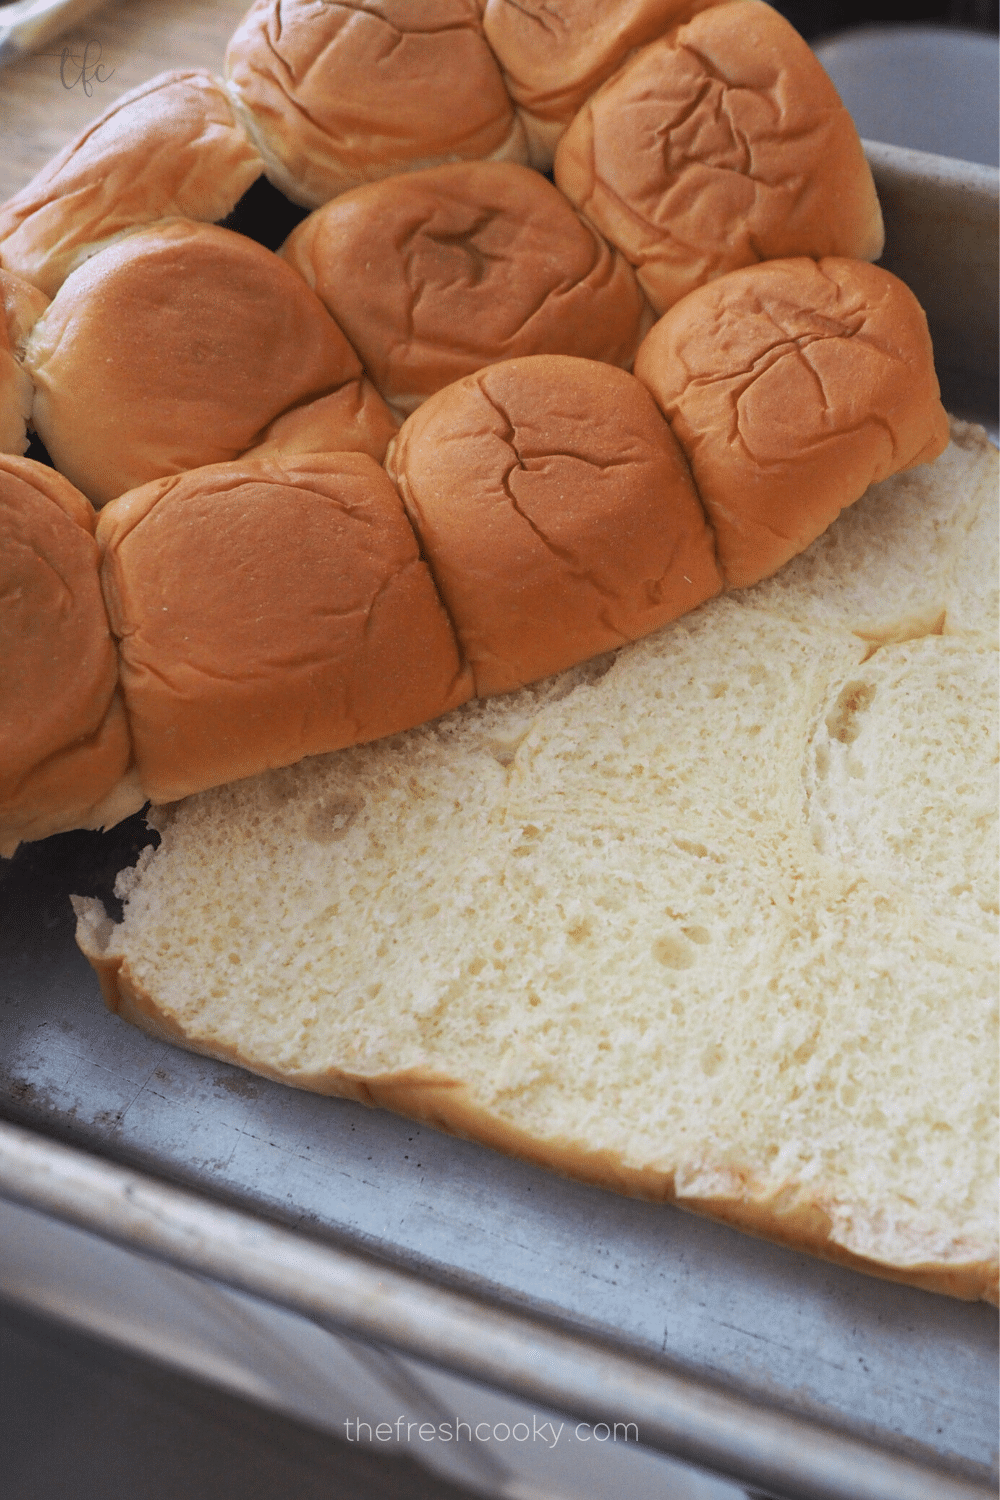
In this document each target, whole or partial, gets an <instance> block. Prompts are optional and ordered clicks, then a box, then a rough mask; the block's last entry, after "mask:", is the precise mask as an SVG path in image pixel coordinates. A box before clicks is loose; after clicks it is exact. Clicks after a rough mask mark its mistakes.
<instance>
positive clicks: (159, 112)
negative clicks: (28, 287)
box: [0, 68, 264, 297]
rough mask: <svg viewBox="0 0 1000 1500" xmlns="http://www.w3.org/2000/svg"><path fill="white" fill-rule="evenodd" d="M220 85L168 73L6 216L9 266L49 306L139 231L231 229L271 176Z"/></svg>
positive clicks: (95, 129)
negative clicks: (78, 272) (237, 210)
mask: <svg viewBox="0 0 1000 1500" xmlns="http://www.w3.org/2000/svg"><path fill="white" fill-rule="evenodd" d="M263 170H264V167H263V163H262V161H261V159H260V157H259V156H258V154H257V151H256V150H255V148H254V147H253V146H252V145H251V144H250V141H249V140H248V139H247V137H246V136H245V135H244V133H243V131H242V129H241V128H240V127H239V126H238V125H237V123H236V120H235V118H234V115H233V109H232V105H231V104H230V102H229V100H228V98H227V97H226V94H225V91H224V89H223V87H222V84H221V82H220V80H219V79H217V78H214V77H213V76H212V74H211V73H209V72H207V71H206V70H205V69H203V68H196V69H192V70H190V71H185V72H170V73H161V74H160V75H159V76H158V77H156V78H153V79H151V80H150V81H149V82H148V83H143V84H141V85H140V86H139V87H138V88H136V89H132V91H131V92H130V93H128V94H123V95H122V97H121V98H120V99H118V100H117V101H116V102H115V103H114V104H113V105H112V106H111V108H110V109H107V110H105V112H104V114H102V115H101V116H99V118H98V119H97V120H95V121H94V123H93V124H92V125H88V126H87V127H86V129H85V130H82V131H81V132H80V134H79V135H78V136H77V137H76V138H75V139H74V140H72V141H70V143H69V145H68V146H66V147H64V148H63V150H62V151H60V152H59V154H58V155H57V156H54V157H53V158H52V160H51V161H50V162H49V163H48V165H47V166H45V167H43V168H42V170H41V171H40V172H39V173H38V174H37V175H36V176H35V177H34V178H33V179H32V180H31V182H29V183H28V185H27V187H24V188H22V189H21V191H20V192H19V193H15V195H14V197H13V198H11V199H10V201H9V202H7V203H5V204H4V205H3V206H2V207H0V261H2V263H3V265H4V266H6V267H7V269H8V270H11V271H16V272H17V273H18V274H19V275H21V276H24V277H25V278H26V279H27V280H28V281H32V282H34V284H35V285H36V286H38V287H41V289H42V290H43V291H44V292H47V293H48V295H49V296H50V297H53V296H55V294H56V292H57V291H58V289H59V287H60V286H62V284H63V282H64V281H65V279H66V277H67V276H68V275H69V273H70V271H72V270H73V269H74V268H75V267H76V266H78V265H80V264H81V263H82V262H83V261H84V260H86V259H87V257H88V256H90V255H92V254H93V253H94V251H95V250H96V249H98V248H99V247H100V246H102V245H105V244H107V243H108V241H109V240H113V239H117V238H119V236H121V235H123V234H127V233H128V232H129V231H130V230H131V229H134V228H135V227H136V226H137V225H142V224H149V223H151V222H154V221H156V220H158V219H166V218H185V219H196V220H200V221H203V222H206V223H214V222H215V221H217V220H219V219H224V218H225V217H226V215H227V214H228V213H229V212H230V211H231V210H232V208H233V207H234V205H235V204H236V202H237V201H238V199H239V198H241V197H242V196H243V194H244V193H245V192H246V190H247V188H249V187H250V185H251V183H252V182H254V180H255V179H256V178H258V177H259V176H260V175H261V173H262V172H263Z"/></svg>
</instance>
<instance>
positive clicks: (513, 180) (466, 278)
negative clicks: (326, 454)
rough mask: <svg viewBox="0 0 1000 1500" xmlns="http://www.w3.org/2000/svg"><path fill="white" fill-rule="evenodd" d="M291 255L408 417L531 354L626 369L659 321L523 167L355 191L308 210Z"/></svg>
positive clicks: (485, 168) (553, 192) (471, 168)
mask: <svg viewBox="0 0 1000 1500" xmlns="http://www.w3.org/2000/svg"><path fill="white" fill-rule="evenodd" d="M281 253H282V256H283V258H284V259H285V260H287V261H288V263H289V264H290V265H292V266H294V267H295V269H296V270H297V271H299V273H300V274H301V275H302V276H303V277H304V278H305V279H306V281H307V282H308V283H309V285H310V286H311V287H312V288H313V290H314V291H315V292H316V294H317V296H318V297H319V298H320V301H321V302H322V303H323V304H324V306H325V307H326V308H327V309H328V311H329V312H330V314H331V315H332V317H333V318H334V319H335V320H336V322H337V323H338V324H339V325H340V327H341V328H343V330H344V332H345V333H346V335H347V337H348V338H349V339H350V341H351V343H352V344H353V346H354V348H355V349H356V350H357V352H358V354H359V356H360V358H361V361H362V364H363V365H364V367H365V369H366V371H367V372H368V374H369V375H370V376H371V377H372V379H373V380H374V382H375V384H376V385H377V386H378V388H379V390H380V391H381V392H382V395H383V396H384V397H385V399H386V400H387V401H388V402H389V404H390V405H391V406H392V407H393V408H394V409H396V410H397V411H399V412H404V413H405V412H410V411H412V410H413V409H414V408H415V407H416V406H417V405H419V403H420V402H421V401H422V400H423V399H424V398H425V397H427V396H430V395H433V394H434V392H435V391H438V390H440V389H441V388H442V387H443V386H446V385H450V384H451V383H452V382H453V381H455V380H459V379H461V378H462V377H463V376H465V375H471V374H473V373H474V372H475V371H476V370H479V369H482V368H483V367H484V366H485V365H488V364H493V363H495V362H497V361H499V360H505V359H514V358H517V357H521V356H524V355H531V354H571V355H576V356H578V357H580V358H584V359H595V360H601V361H603V362H605V363H607V364H613V365H620V366H622V367H623V368H626V369H627V368H630V367H631V364H632V361H633V359H634V358H635V352H636V350H637V348H638V347H639V343H640V341H641V339H642V337H643V335H644V334H645V333H646V332H647V330H648V329H649V328H650V327H651V326H652V323H653V320H654V318H653V311H652V309H651V308H650V306H649V304H648V303H647V301H646V298H645V297H644V296H643V293H642V292H641V290H640V288H639V284H638V282H637V281H636V279H635V273H634V272H633V270H632V268H631V266H630V265H629V264H628V262H627V261H626V260H625V259H624V257H623V256H621V255H620V254H619V253H618V252H617V251H616V250H613V249H612V248H611V247H610V246H609V245H608V244H607V242H606V241H605V240H604V239H603V238H602V237H601V236H600V235H599V234H598V233H597V231H596V230H595V229H594V228H593V227H592V226H591V225H589V224H588V223H586V221H585V220H583V219H582V218H581V217H580V216H579V215H578V214H577V213H576V212H575V210H574V209H573V208H572V207H571V205H570V204H569V203H568V202H567V200H566V198H565V197H564V196H563V195H562V193H560V192H559V190H558V189H557V188H555V187H553V186H552V184H551V183H549V182H547V181H546V180H545V178H544V177H542V176H541V175H540V174H539V173H538V172H534V171H532V170H531V169H530V168H528V167H522V166H519V165H517V164H516V163H513V162H485V161H477V162H456V163H452V164H450V165H447V166H443V167H433V168H430V169H429V170H427V171H423V172H412V173H407V174H406V175H403V176H396V177H392V178H388V179H386V180H385V181H384V182H378V183H371V184H369V185H367V186H365V187H361V188H356V189H355V190H354V191H353V192H350V193H344V194H342V195H341V196H340V197H338V198H336V199H334V201H333V202H332V203H328V204H326V205H325V206H324V207H323V208H320V209H317V210H316V212H315V213H314V214H311V215H310V216H309V218H308V219H306V220H305V221H304V222H303V223H302V224H300V225H299V226H298V228H297V229H295V230H294V231H293V232H292V234H291V235H290V236H289V238H288V239H287V240H286V242H285V244H284V246H283V247H282V252H281Z"/></svg>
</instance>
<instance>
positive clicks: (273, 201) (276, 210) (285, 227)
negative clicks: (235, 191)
mask: <svg viewBox="0 0 1000 1500" xmlns="http://www.w3.org/2000/svg"><path fill="white" fill-rule="evenodd" d="M308 215H309V209H308V208H301V207H300V206H299V204H297V203H293V202H292V201H291V199H290V198H286V197H285V195H284V193H282V192H279V190H278V189H277V188H276V187H273V186H272V185H271V183H269V182H268V180H267V178H266V177H258V178H257V181H256V182H255V183H253V184H252V185H251V186H250V187H248V188H247V190H246V192H245V193H244V194H243V197H242V198H241V199H240V201H239V202H238V203H237V205H236V207H235V208H234V209H233V211H232V213H230V214H227V215H226V217H225V218H224V219H223V220H221V227H222V228H223V229H232V230H233V231H234V232H235V233H236V234H242V235H245V236H246V238H247V239H248V240H256V241H257V244H258V245H263V246H264V247H265V249H267V250H278V249H280V248H281V246H282V245H283V244H284V243H285V240H286V239H287V238H288V236H289V235H290V234H291V232H292V230H293V229H294V228H295V226H296V224H301V223H302V220H303V219H305V218H307V217H308Z"/></svg>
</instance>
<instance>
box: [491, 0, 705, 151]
mask: <svg viewBox="0 0 1000 1500" xmlns="http://www.w3.org/2000/svg"><path fill="white" fill-rule="evenodd" d="M719 3H721V0H616V3H615V4H613V5H609V4H608V3H607V0H561V3H560V5H559V6H558V8H553V7H551V6H549V5H547V4H545V3H544V0H486V3H485V5H484V8H483V29H484V30H485V32H486V39H487V41H488V42H489V44H490V46H491V47H492V49H493V52H494V54H495V56H496V58H497V61H498V62H499V63H500V66H501V68H502V69H503V76H504V82H505V83H506V85H507V90H508V92H509V94H510V96H511V98H512V99H513V100H514V103H515V104H516V105H517V107H518V113H519V114H520V116H521V119H522V121H523V123H524V128H525V131H526V133H527V137H528V146H529V149H530V152H531V164H532V166H534V167H538V168H540V169H541V170H542V171H546V170H547V169H548V168H549V167H551V165H552V158H553V156H554V155H555V148H556V144H557V142H558V140H559V137H560V136H561V135H562V133H563V131H564V130H565V129H566V126H567V125H568V124H569V122H570V121H571V120H572V118H573V116H574V115H575V114H576V112H577V110H578V109H580V108H581V107H582V105H584V104H585V103H586V101H587V99H588V98H589V96H590V95H591V94H592V93H593V92H594V90H595V89H597V88H598V87H599V86H600V85H601V84H602V83H604V82H605V80H606V79H608V78H610V77H611V74H612V73H613V72H614V71H615V69H616V68H618V67H619V65H620V64H621V63H623V62H624V61H625V59H626V58H627V57H628V56H629V54H630V53H631V52H633V51H634V50H635V48H637V47H642V46H644V45H645V44H646V43H647V42H651V41H653V40H654V39H655V38H656V37H659V36H662V35H663V34H664V32H666V31H669V30H671V29H672V28H673V27H675V26H679V25H680V24H681V23H682V22H684V21H690V19H691V17H692V16H694V15H695V14H697V12H698V11H700V10H706V9H707V8H708V7H709V6H710V5H716V4H719Z"/></svg>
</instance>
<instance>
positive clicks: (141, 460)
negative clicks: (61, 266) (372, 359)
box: [25, 219, 361, 505]
mask: <svg viewBox="0 0 1000 1500" xmlns="http://www.w3.org/2000/svg"><path fill="white" fill-rule="evenodd" d="M25 366H26V368H27V370H28V372H29V374H30V375H31V377H32V379H33V381H34V383H35V403H34V423H35V426H36V428H37V430H38V433H39V436H40V437H41V439H42V441H43V443H44V444H45V446H46V448H47V449H48V451H49V454H50V455H51V457H52V460H53V462H54V463H55V464H56V466H57V468H59V469H60V470H61V472H62V473H64V474H66V475H67V476H68V477H69V478H70V479H71V480H72V481H73V483H74V484H76V485H77V486H78V487H79V488H80V489H81V490H83V492H84V494H86V495H88V496H89V498H90V499H91V500H92V501H93V502H94V504H95V505H102V504H104V503H105V502H106V501H108V500H111V499H113V498H114V497H115V496H116V495H121V494H123V493H124V492H125V491H126V490H129V489H133V488H135V487H136V486H137V485H140V484H144V483H146V482H147V481H149V480H151V479H156V478H159V477H160V476H162V475H166V474H178V473H181V472H183V471H184V470H186V469H193V468H197V467H200V466H202V465H204V464H210V463H222V462H225V461H227V460H229V459H232V458H235V457H236V456H237V455H238V454H240V453H243V452H244V451H245V450H246V449H247V448H249V447H250V446H251V445H252V444H253V443H255V442H256V441H257V440H258V438H260V437H261V436H262V434H263V432H264V430H265V429H266V428H267V427H268V425H269V424H270V423H271V422H273V421H274V419H275V418H276V417H278V416H280V415H281V414H282V413H283V412H286V411H288V410H289V409H290V408H292V407H295V406H298V405H301V404H302V403H304V402H307V401H309V400H312V399H314V398H315V397H317V396H321V395H326V394H328V393H330V392H332V391H334V390H337V389H339V387H341V386H343V385H345V384H347V383H348V382H349V381H356V380H357V379H358V378H359V377H360V375H361V366H360V363H359V361H358V358H357V355H356V354H355V353H354V350H353V349H352V348H351V347H350V345H349V344H348V342H347V340H346V339H345V337H344V335H343V334H342V333H341V331H340V329H339V328H338V327H337V325H336V323H334V321H333V319H332V318H331V317H330V315H329V313H328V312H327V311H326V309H325V308H324V307H323V305H322V303H321V302H320V301H319V299H318V298H317V297H315V296H314V295H313V293H312V292H311V291H310V290H309V288H308V287H307V286H306V285H305V284H304V283H303V281H302V278H301V277H299V276H296V275H295V273H294V272H293V271H292V270H290V269H289V267H288V266H286V265H284V264H283V263H282V261H281V260H279V259H278V257H277V256H276V255H273V254H272V253H271V251H269V250H265V249H263V247H262V246H260V245H257V244H254V242H253V241H252V240H248V239H244V238H243V236H242V235H238V234H232V233H230V232H229V231H228V230H226V229H219V228H216V227H214V226H211V225H204V224H193V223H191V222H189V221H188V220H186V219H171V220H167V221H166V222H165V223H163V224H159V225H157V226H155V227H154V228H150V229H144V230H140V231H138V232H137V233H135V234H132V235H129V237H128V238H127V239H124V240H121V241H119V242H118V243H117V244H114V245H112V246H110V247H109V248H108V249H107V250H104V251H103V252H102V253H101V254H100V255H97V256H94V257H93V259H91V260H89V261H87V263H86V264H85V265H83V266H81V267H80V269H79V270H77V271H74V273H73V274H72V276H70V277H69V278H68V280H67V281H66V282H65V283H64V285H63V286H62V287H61V288H60V290H59V292H58V293H57V294H56V296H55V298H54V299H53V302H52V305H51V307H49V308H48V309H47V311H46V312H45V314H44V315H43V316H42V317H41V318H40V319H39V320H38V322H37V323H36V324H35V327H34V330H33V332H32V334H31V337H30V338H29V340H28V345H27V349H26V352H25Z"/></svg>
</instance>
